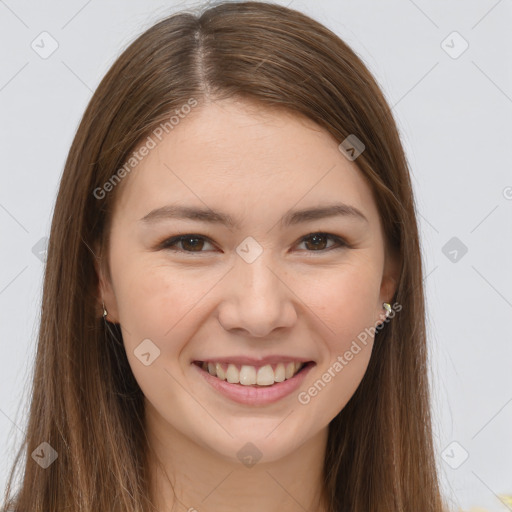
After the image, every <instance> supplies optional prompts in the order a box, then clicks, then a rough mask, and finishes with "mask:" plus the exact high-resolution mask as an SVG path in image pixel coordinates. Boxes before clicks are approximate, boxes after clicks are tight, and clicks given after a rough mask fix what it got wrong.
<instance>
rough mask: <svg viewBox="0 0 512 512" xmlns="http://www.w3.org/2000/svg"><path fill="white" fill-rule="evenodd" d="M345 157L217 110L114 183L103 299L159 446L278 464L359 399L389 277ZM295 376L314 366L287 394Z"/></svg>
mask: <svg viewBox="0 0 512 512" xmlns="http://www.w3.org/2000/svg"><path fill="white" fill-rule="evenodd" d="M340 142H341V141H336V140H334V139H333V138H332V137H331V136H330V135H329V134H328V133H327V132H325V131H324V130H322V129H321V128H320V127H318V126H317V125H315V124H314V123H312V122H311V121H307V120H304V119H301V118H299V117H296V116H294V115H290V114H285V113H283V112H276V111H270V110H262V109H261V107H260V108H259V109H258V108H255V107H254V106H252V108H251V105H250V104H248V103H237V102H235V101H226V100H225V101H221V102H216V103H212V104H209V105H206V106H202V107H200V108H199V107H198V108H197V109H196V110H194V111H193V112H192V113H191V114H190V115H189V116H188V117H187V118H185V119H182V120H181V121H180V124H178V125H177V126H175V127H174V129H173V130H172V131H170V132H169V133H168V134H167V135H166V136H165V137H163V138H162V141H161V142H160V143H159V144H158V145H157V146H156V147H155V148H154V149H152V150H150V151H149V154H147V155H146V156H145V157H144V158H143V160H142V161H141V162H140V163H139V164H138V165H137V167H136V169H135V170H133V171H132V173H131V174H130V175H129V176H128V177H126V178H124V179H125V180H126V182H123V184H122V187H123V188H122V193H121V194H120V195H119V197H118V199H117V202H116V206H115V211H114V216H113V222H112V231H111V239H110V246H109V263H110V268H111V273H112V281H111V283H108V282H107V281H105V279H104V278H103V277H102V288H101V293H102V297H103V298H104V300H105V305H106V308H107V310H108V315H109V316H108V319H109V320H110V321H113V322H119V323H120V324H121V328H122V333H123V340H124V344H125V347H126V353H127V356H128V360H129V363H130V366H131V368H132V370H133V373H134V375H135V378H136V379H137V381H138V383H139V385H140V387H141V389H142V391H143V392H144V395H145V397H146V407H147V414H148V417H149V418H150V419H151V420H150V421H153V422H155V424H156V423H158V424H159V425H160V427H161V431H166V430H167V431H168V432H169V433H171V432H175V433H176V432H177V433H179V434H180V435H182V436H186V437H187V438H188V439H189V440H191V441H192V442H194V443H196V444H197V445H199V446H201V447H203V448H206V449H208V450H209V451H210V452H212V453H216V454H219V455H221V456H223V457H225V458H228V459H232V460H241V461H243V460H242V459H245V458H246V457H247V456H249V457H250V456H255V455H254V454H252V453H250V452H251V450H253V449H254V448H248V447H247V445H246V443H252V444H253V445H254V446H255V447H257V450H258V451H259V456H261V457H262V458H261V460H262V461H272V460H277V459H278V458H280V457H283V456H284V455H286V454H287V453H291V452H292V451H293V450H296V449H298V448H299V447H300V446H301V445H303V444H304V443H306V442H307V441H308V440H310V439H311V438H313V436H315V435H317V434H319V433H320V432H321V431H322V430H324V432H325V429H326V427H327V425H328V424H329V422H330V421H331V420H332V419H333V418H334V417H335V416H336V415H337V414H338V413H339V412H340V410H341V409H343V407H344V406H345V405H346V404H347V402H348V401H349V399H350V397H351V396H352V395H353V393H354V391H355V390H356V388H357V387H358V385H359V383H360V381H361V379H362V377H363V375H364V373H365V371H366V368H367V365H368V361H369V359H370V355H371V351H372V347H373V341H374V340H373V334H372V333H373V332H374V331H368V329H370V328H372V327H375V325H376V324H377V323H379V322H381V321H382V320H383V319H384V311H383V309H382V302H383V301H389V300H390V299H391V297H392V295H393V293H394V285H395V281H394V280H393V279H392V278H393V277H394V278H396V271H395V273H394V274H393V273H392V272H391V270H392V269H394V267H393V266H392V262H391V261H389V260H388V259H386V255H385V249H384V239H383V233H382V226H381V223H380V219H379V215H378V211H377V208H376V204H375V202H374V199H373V197H372V193H371V190H370V187H369V186H368V184H367V183H366V181H365V179H363V177H362V174H361V172H360V171H359V170H358V168H357V166H356V162H352V161H349V160H348V159H347V158H346V157H345V156H344V155H343V154H342V153H341V152H340V150H339V149H338V144H339V143H340ZM120 192H121V190H120ZM335 205H339V207H338V210H337V211H338V213H336V212H335V213H332V214H331V215H322V212H321V210H322V209H325V208H329V207H333V206H335ZM340 205H345V206H344V207H343V206H340ZM347 207H350V208H351V209H350V208H347ZM180 208H186V209H188V210H189V212H192V211H196V210H197V212H199V211H201V213H195V214H193V213H191V214H190V216H187V215H185V214H181V215H179V213H180V211H181V210H180ZM309 210H310V211H311V212H310V213H309V214H308V213H304V212H305V211H309ZM316 210H318V212H316V213H315V211H316ZM356 210H357V211H358V212H360V214H356V213H354V212H355V211H356ZM299 212H302V213H299ZM182 213H183V212H182ZM184 213H186V212H184ZM226 219H229V221H231V222H232V224H229V223H227V221H226ZM315 234H316V236H315ZM183 235H187V236H186V237H185V238H184V239H182V240H181V241H179V240H178V241H174V243H173V242H172V240H171V241H169V239H172V238H174V237H176V236H183ZM166 240H167V241H169V242H167V245H166ZM171 244H172V245H171ZM365 329H366V330H365ZM369 333H370V334H369ZM294 361H296V362H302V363H307V362H310V363H309V364H307V366H306V367H305V369H304V370H302V371H301V372H299V373H298V374H297V375H296V376H295V377H293V378H287V377H290V376H291V374H292V373H293V372H294V371H295V369H296V368H295V366H294V364H293V362H294ZM198 362H210V367H211V369H212V371H213V369H214V368H215V372H216V371H217V369H218V367H217V364H216V363H221V370H219V373H220V375H218V376H210V377H207V374H208V372H205V371H204V370H203V369H201V368H200V366H198ZM290 363H291V364H290ZM228 364H231V365H233V366H230V367H228ZM269 365H270V367H269ZM222 370H224V372H225V373H226V374H227V375H224V376H222ZM239 370H240V371H239ZM220 377H225V379H227V380H222V381H221V378H220ZM240 379H241V380H242V381H243V382H244V383H245V384H247V385H245V384H240V383H236V381H237V380H240ZM283 379H284V381H283ZM254 380H256V381H257V382H260V385H255V384H251V383H253V382H254ZM228 381H230V382H228ZM234 381H235V382H234ZM274 381H278V382H276V383H274V384H271V382H274ZM220 389H222V390H220ZM162 426H163V427H162ZM244 446H245V447H244ZM244 450H246V452H247V453H245V452H244Z"/></svg>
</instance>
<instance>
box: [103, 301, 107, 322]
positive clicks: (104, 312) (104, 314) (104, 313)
mask: <svg viewBox="0 0 512 512" xmlns="http://www.w3.org/2000/svg"><path fill="white" fill-rule="evenodd" d="M101 304H102V305H103V319H104V320H106V319H107V315H108V313H107V310H106V309H105V303H104V302H103V301H101Z"/></svg>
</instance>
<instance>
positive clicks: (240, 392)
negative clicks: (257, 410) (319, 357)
mask: <svg viewBox="0 0 512 512" xmlns="http://www.w3.org/2000/svg"><path fill="white" fill-rule="evenodd" d="M192 366H193V367H195V368H196V370H197V371H198V372H199V373H200V375H201V376H202V377H203V378H204V379H205V380H206V382H208V384H210V385H211V386H212V387H213V388H214V389H216V390H217V391H219V392H220V393H222V394H223V395H224V396H226V397H228V398H230V399H231V400H233V401H234V402H238V403H240V404H247V405H266V404H271V403H274V402H277V401H279V400H281V399H282V398H284V397H285V396H288V395H290V394H291V393H293V392H294V391H296V390H297V388H298V387H299V386H300V385H301V384H302V382H303V381H304V379H305V378H306V375H307V374H308V373H309V371H310V370H311V368H313V366H315V363H314V362H312V361H310V362H309V363H307V364H306V366H304V367H303V368H302V369H301V370H300V371H299V373H296V374H295V375H294V376H293V377H292V378H291V379H287V380H284V381H283V382H276V383H275V384H272V385H271V386H262V387H255V386H244V385H243V384H231V383H230V382H227V381H225V380H220V379H219V378H217V377H214V376H213V375H210V374H209V373H208V372H207V371H206V370H203V369H202V368H201V367H199V366H198V365H197V364H195V363H192Z"/></svg>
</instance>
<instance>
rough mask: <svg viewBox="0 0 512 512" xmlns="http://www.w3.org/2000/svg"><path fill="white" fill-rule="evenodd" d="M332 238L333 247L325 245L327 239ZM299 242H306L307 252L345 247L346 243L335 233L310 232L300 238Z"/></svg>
mask: <svg viewBox="0 0 512 512" xmlns="http://www.w3.org/2000/svg"><path fill="white" fill-rule="evenodd" d="M329 239H330V240H334V242H335V244H334V247H333V246H330V247H326V245H327V241H328V240H329ZM301 243H304V244H306V248H307V249H308V252H321V251H326V250H330V249H336V248H341V247H346V246H347V244H346V243H345V241H344V240H342V239H341V238H340V237H338V236H336V235H331V234H329V233H311V234H310V235H307V236H305V237H304V238H302V240H301Z"/></svg>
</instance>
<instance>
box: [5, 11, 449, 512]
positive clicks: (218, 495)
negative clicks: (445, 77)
mask: <svg viewBox="0 0 512 512" xmlns="http://www.w3.org/2000/svg"><path fill="white" fill-rule="evenodd" d="M47 261H48V263H47V268H46V274H45V282H44V291H43V294H44V296H43V305H42V318H41V330H40V336H39V345H38V351H37V359H36V365H35V375H34V380H33V383H34V386H33V393H32V403H31V409H30V418H29V426H28V431H27V437H26V440H25V444H24V446H23V447H22V448H21V449H20V452H19V454H18V459H17V462H18V461H19V459H20V458H21V456H22V453H23V451H22V450H23V448H25V449H26V454H24V461H23V463H22V465H23V476H24V478H23V481H22V483H21V486H20V488H19V490H18V491H17V493H16V496H15V498H13V497H12V496H11V494H12V493H11V486H9V488H8V489H7V491H6V498H8V499H6V507H7V508H10V509H12V510H16V511H24V510H26V511H28V510H30V511H31V512H39V511H40V512H42V511H47V510H77V511H78V510H80V511H88V512H89V511H93V510H94V511H97V510H108V511H133V512H135V511H149V510H158V511H160V512H167V511H171V510H188V511H194V510H198V511H218V510H222V511H223V512H226V511H230V510H241V509H243V510H246V511H257V510H258V511H260V510H265V511H277V510H279V511H283V510H284V511H290V512H291V511H298V510H308V511H319V512H340V511H347V512H348V511H351V512H370V511H374V512H376V511H378V512H387V511H389V512H391V511H393V512H396V511H407V512H409V511H422V512H441V511H442V510H444V509H445V508H444V505H443V500H442V497H441V495H440V491H439V483H438V477H437V474H436V465H435V457H434V450H433V443H432V432H431V420H430V399H429V393H428V380H427V367H426V361H427V347H426V339H425V325H424V318H425V312H424V296H423V288H422V266H421V253H420V246H419V239H418V229H417V223H416V215H415V207H414V199H413V193H412V188H411V183H410V177H409V171H408V167H407V162H406V159H405V157H404V152H403V149H402V146H401V143H400V140H399V136H398V133H397V129H396V125H395V123H394V120H393V118H392V115H391V112H390V109H389V106H388V105H387V104H386V101H385V99H384V97H383V95H382V93H381V91H380V90H379V87H378V86H377V84H376V82H375V80H374V79H373V77H372V76H371V75H370V73H369V71H368V70H367V69H366V67H365V66H364V64H363V63H362V62H361V60H360V59H359V58H358V57H357V56H356V55H355V54H354V52H353V51H352V50H351V49H350V48H349V47H348V46H347V45H346V44H345V43H344V42H343V41H341V40H340V39H339V38H338V37H337V36H336V35H335V34H333V33H332V32H330V31H329V30H328V29H326V28H325V27H323V26H322V25H320V24H319V23H317V22H315V21H314V20H312V19H310V18H308V17H306V16H305V15H303V14H301V13H299V12H296V11H294V10H291V9H288V8H285V7H280V6H277V5H272V4H266V3H260V2H242V3H222V4H219V5H217V6H215V7H212V8H209V9H206V10H204V12H203V13H202V14H200V15H193V14H190V13H179V14H175V15H173V16H170V17H168V18H167V19H164V20H162V21H160V22H159V23H157V24H156V25H155V26H153V27H152V28H150V29H149V30H148V31H146V32H145V33H144V34H142V35H141V36H140V37H139V38H138V39H137V40H136V41H135V42H134V43H133V44H131V45H130V46H129V47H128V48H127V49H126V50H125V51H124V53H123V54H122V55H121V56H120V57H119V58H118V60H117V61H116V62H115V63H114V65H113V66H112V68H111V69H110V70H109V72H108V73H107V75H106V76H105V78H104V79H103V81H102V82H101V84H100V85H99V87H98V89H97V91H96V92H95V94H94V96H93V98H92V99H91V102H90V104H89V106H88V108H87V110H86V112H85V114H84V117H83V120H82V122H81V124H80V126H79V129H78V132H77V134H76V137H75V140H74V142H73V144H72V147H71V150H70V153H69V156H68V159H67V162H66V166H65V169H64V173H63V176H62V181H61V185H60V190H59V193H58V197H57V201H56V206H55V211H54V217H53V222H52V228H51V235H50V241H49V247H48V260H47Z"/></svg>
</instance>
